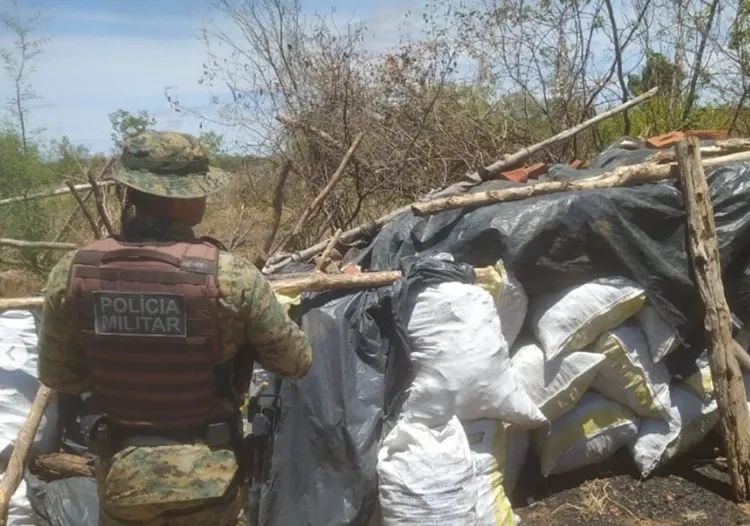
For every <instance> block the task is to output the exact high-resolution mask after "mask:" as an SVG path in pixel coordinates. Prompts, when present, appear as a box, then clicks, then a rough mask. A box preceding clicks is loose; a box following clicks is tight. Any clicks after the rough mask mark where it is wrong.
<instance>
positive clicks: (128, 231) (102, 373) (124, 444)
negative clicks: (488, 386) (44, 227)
mask: <svg viewBox="0 0 750 526" xmlns="http://www.w3.org/2000/svg"><path fill="white" fill-rule="evenodd" d="M123 164H124V166H125V168H126V169H125V170H124V171H123V172H121V173H119V174H118V175H117V177H116V178H117V179H118V181H119V182H121V183H123V184H126V185H127V186H128V196H129V202H130V203H134V205H135V208H136V210H137V214H136V215H135V216H134V217H131V216H130V214H129V213H128V208H126V209H125V210H124V211H123V222H122V223H123V228H122V232H121V234H120V236H118V239H105V240H99V241H95V242H94V243H92V244H90V245H89V246H87V247H85V248H84V249H82V250H79V251H75V252H73V253H70V254H68V255H66V256H65V257H64V258H62V260H61V261H60V262H59V263H58V264H57V265H56V266H55V268H54V269H53V270H52V272H51V273H50V276H49V279H48V283H47V288H46V292H45V306H44V317H43V324H42V330H41V334H40V350H39V378H40V381H41V382H42V383H43V384H45V385H47V386H49V387H51V388H53V389H55V390H57V391H59V392H63V393H69V394H80V393H82V392H85V391H87V390H90V391H91V396H92V400H93V403H94V406H95V407H96V408H97V412H100V413H101V414H103V415H105V416H106V418H105V419H102V421H101V422H99V423H98V424H97V425H96V426H95V428H96V429H99V431H98V432H94V433H92V444H93V445H92V448H96V449H97V453H98V454H100V457H101V458H100V463H99V464H98V465H97V469H96V477H97V481H98V484H99V494H100V524H106V525H125V524H130V525H146V524H148V525H152V524H153V525H156V524H160V525H161V524H163V525H172V524H175V525H176V524H203V523H212V524H214V525H216V526H220V525H224V524H236V523H237V517H238V515H239V513H240V511H241V509H242V506H243V500H244V497H245V495H244V491H243V488H242V486H241V476H240V470H239V469H238V455H239V452H240V450H239V448H240V447H241V443H240V439H241V432H242V426H241V418H240V415H239V411H238V409H239V404H240V402H241V396H242V394H243V390H245V389H246V387H247V381H249V375H247V372H248V371H247V370H246V367H243V366H241V365H238V364H248V363H249V362H250V359H249V358H250V357H249V356H247V355H245V354H244V353H247V352H248V351H247V349H245V350H243V351H242V352H241V353H240V354H238V349H239V348H240V347H241V346H242V344H243V343H250V344H251V346H252V347H253V348H254V349H255V356H253V358H255V359H257V360H258V362H259V363H260V364H261V365H262V366H263V367H264V368H266V369H267V370H268V371H270V372H272V373H275V374H278V375H279V376H281V377H284V378H299V377H301V376H303V375H304V374H306V372H307V371H308V369H309V368H310V365H311V359H312V357H311V349H310V345H309V342H308V340H307V338H306V336H305V334H304V333H303V332H302V331H301V330H300V329H299V328H298V327H297V326H296V325H295V324H294V322H292V321H291V320H290V319H289V317H288V316H287V314H286V311H285V310H284V308H283V307H282V305H281V304H280V303H279V302H278V301H277V299H276V298H275V296H274V294H273V291H272V290H271V288H270V286H269V284H268V282H267V281H266V280H265V278H264V277H263V276H262V275H261V273H260V272H259V271H258V270H257V269H256V268H255V267H254V266H252V265H251V264H250V263H248V262H247V261H245V260H243V259H241V258H237V257H234V256H232V255H231V254H229V253H227V252H225V251H223V250H220V249H219V247H217V246H215V243H213V242H211V241H209V240H204V239H197V238H196V236H195V234H194V233H193V231H192V227H193V226H195V225H196V224H198V223H199V222H200V221H201V219H202V216H203V211H204V207H205V195H207V194H208V193H211V192H213V191H215V190H217V189H220V188H221V187H222V186H223V184H224V183H225V180H226V177H225V175H224V174H223V173H221V172H219V171H217V170H215V169H209V168H208V166H207V159H206V158H205V155H204V154H203V152H202V150H201V149H200V147H199V146H198V145H197V141H195V139H194V138H192V137H189V136H185V135H181V134H173V133H162V134H159V133H155V134H144V135H141V136H139V137H136V138H135V139H134V140H132V141H131V142H130V143H129V144H128V145H127V146H126V149H125V152H124V154H123ZM168 196H169V197H168ZM238 377H239V378H240V379H241V380H242V381H239V382H238ZM245 392H246V391H245ZM102 423H106V426H102V425H101V424H102ZM105 428H106V429H105ZM96 429H95V431H96Z"/></svg>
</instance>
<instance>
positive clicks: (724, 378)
mask: <svg viewBox="0 0 750 526" xmlns="http://www.w3.org/2000/svg"><path fill="white" fill-rule="evenodd" d="M675 153H676V156H677V163H678V165H679V168H680V170H679V172H680V180H681V182H682V192H683V195H684V196H685V209H686V212H687V226H688V241H689V253H690V258H691V261H692V268H693V275H694V279H695V282H696V284H697V286H698V289H699V290H700V294H701V297H702V298H703V303H704V304H705V306H706V319H705V325H706V336H707V338H706V339H707V347H708V355H709V361H710V364H711V376H712V377H713V382H714V385H715V386H716V399H717V402H718V406H719V415H720V422H721V429H722V431H723V433H722V434H723V439H724V447H725V450H726V455H727V463H728V466H729V474H730V477H731V480H732V488H733V490H734V498H735V500H737V501H738V502H745V501H746V500H747V498H748V492H750V436H748V435H749V434H750V415H748V409H747V399H746V393H745V385H744V382H743V381H742V371H741V369H740V366H739V364H738V362H737V359H736V358H735V354H734V347H735V342H734V340H733V338H732V325H731V315H730V312H729V306H728V305H727V300H726V296H725V294H724V286H723V284H722V279H721V264H720V261H719V249H718V243H717V241H716V227H715V224H714V214H713V206H712V205H711V199H710V197H709V188H708V183H707V181H706V175H705V173H704V172H703V166H702V163H701V155H700V143H699V142H698V139H696V138H694V137H691V138H688V139H687V140H684V141H680V142H679V143H678V144H677V145H676V147H675Z"/></svg>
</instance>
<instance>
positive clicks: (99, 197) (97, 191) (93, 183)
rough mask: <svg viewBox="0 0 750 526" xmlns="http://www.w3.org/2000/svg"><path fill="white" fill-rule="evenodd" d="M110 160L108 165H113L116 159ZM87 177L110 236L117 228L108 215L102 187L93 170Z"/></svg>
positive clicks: (100, 216) (88, 171) (100, 215)
mask: <svg viewBox="0 0 750 526" xmlns="http://www.w3.org/2000/svg"><path fill="white" fill-rule="evenodd" d="M110 161H111V162H108V163H107V166H109V165H111V163H112V162H114V159H110ZM86 177H88V180H89V183H90V184H91V189H92V190H93V191H94V200H95V201H96V210H97V211H98V212H99V218H100V219H101V221H102V223H103V224H104V228H106V229H107V233H108V234H109V235H110V236H113V235H114V234H115V229H114V228H112V220H110V218H109V216H108V215H107V209H106V208H104V196H103V195H102V189H101V188H99V186H98V185H97V183H96V180H95V179H94V174H92V173H91V170H87V171H86ZM100 237H101V236H100Z"/></svg>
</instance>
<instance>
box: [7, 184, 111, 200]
mask: <svg viewBox="0 0 750 526" xmlns="http://www.w3.org/2000/svg"><path fill="white" fill-rule="evenodd" d="M112 184H115V181H101V182H99V183H97V184H96V185H95V186H97V187H99V188H101V187H104V186H109V185H112ZM91 188H92V186H91V185H90V184H77V185H75V189H76V190H89V189H91ZM69 193H70V188H68V187H64V188H58V189H56V190H50V191H49V192H39V193H36V194H29V195H20V196H18V197H8V198H6V199H0V206H4V205H10V204H13V203H19V202H22V201H30V200H32V199H42V198H45V197H54V196H56V195H65V194H69Z"/></svg>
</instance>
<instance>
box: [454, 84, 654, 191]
mask: <svg viewBox="0 0 750 526" xmlns="http://www.w3.org/2000/svg"><path fill="white" fill-rule="evenodd" d="M658 91H659V88H658V87H655V88H653V89H650V90H649V91H647V92H646V93H644V94H643V95H639V96H638V97H636V98H634V99H631V100H629V101H628V102H626V103H624V104H620V105H619V106H616V107H614V108H612V109H611V110H608V111H605V112H603V113H600V114H598V115H596V116H594V117H592V118H591V119H589V120H587V121H584V122H582V123H581V124H579V125H578V126H575V127H573V128H570V129H568V130H565V131H563V132H560V133H558V134H557V135H555V136H553V137H550V138H549V139H545V140H544V141H542V142H539V143H537V144H534V145H532V146H529V147H528V148H524V149H522V150H519V151H517V152H516V153H514V154H512V155H506V156H504V157H503V158H502V159H500V160H498V161H495V162H494V163H492V164H491V165H489V166H486V167H484V168H483V169H482V170H479V171H477V172H475V173H473V174H468V175H466V176H465V179H468V180H470V181H475V182H482V181H486V180H487V178H488V177H489V176H491V175H492V174H495V173H497V172H501V171H503V170H506V169H508V168H511V167H513V166H515V165H517V164H519V163H521V162H523V161H524V160H526V159H527V158H529V157H531V156H532V155H534V154H535V153H537V152H540V151H541V150H544V149H545V148H548V147H550V146H552V145H553V144H557V143H558V142H562V141H565V140H567V139H570V138H571V137H574V136H575V135H578V134H579V133H581V132H582V131H584V130H586V129H588V128H590V127H592V126H594V125H595V124H598V123H600V122H601V121H603V120H606V119H609V118H610V117H614V116H615V115H618V114H620V113H622V112H623V111H625V110H628V109H630V108H632V107H634V106H638V105H639V104H641V103H643V102H645V101H647V100H648V99H650V98H651V97H653V96H654V95H656V94H657V93H658Z"/></svg>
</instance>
